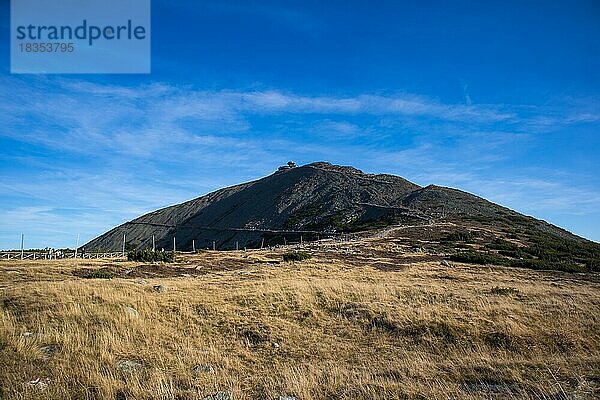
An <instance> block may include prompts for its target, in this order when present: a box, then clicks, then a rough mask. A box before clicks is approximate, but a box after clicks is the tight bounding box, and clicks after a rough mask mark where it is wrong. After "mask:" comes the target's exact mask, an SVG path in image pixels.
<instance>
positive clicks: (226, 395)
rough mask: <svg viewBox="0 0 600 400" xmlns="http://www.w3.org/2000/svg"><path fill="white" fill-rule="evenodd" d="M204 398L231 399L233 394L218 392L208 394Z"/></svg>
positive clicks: (211, 399)
mask: <svg viewBox="0 0 600 400" xmlns="http://www.w3.org/2000/svg"><path fill="white" fill-rule="evenodd" d="M202 400H231V395H230V394H229V393H226V392H216V393H213V394H211V395H208V396H206V397H205V398H203V399H202Z"/></svg>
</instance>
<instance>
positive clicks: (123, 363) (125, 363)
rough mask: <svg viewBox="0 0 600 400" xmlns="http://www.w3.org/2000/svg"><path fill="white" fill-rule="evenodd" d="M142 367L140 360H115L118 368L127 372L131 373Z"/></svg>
mask: <svg viewBox="0 0 600 400" xmlns="http://www.w3.org/2000/svg"><path fill="white" fill-rule="evenodd" d="M142 367H143V364H142V363H141V362H139V361H135V360H119V361H117V368H119V369H120V370H121V371H123V372H125V373H128V374H131V373H133V372H135V371H137V370H138V369H140V368H142Z"/></svg>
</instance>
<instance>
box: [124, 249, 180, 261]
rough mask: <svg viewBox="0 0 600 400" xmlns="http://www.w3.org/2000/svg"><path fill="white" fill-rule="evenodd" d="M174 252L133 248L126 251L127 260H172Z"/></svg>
mask: <svg viewBox="0 0 600 400" xmlns="http://www.w3.org/2000/svg"><path fill="white" fill-rule="evenodd" d="M174 259H175V253H173V252H171V251H152V250H133V251H130V252H129V253H127V260H129V261H141V262H154V261H162V262H173V260H174Z"/></svg>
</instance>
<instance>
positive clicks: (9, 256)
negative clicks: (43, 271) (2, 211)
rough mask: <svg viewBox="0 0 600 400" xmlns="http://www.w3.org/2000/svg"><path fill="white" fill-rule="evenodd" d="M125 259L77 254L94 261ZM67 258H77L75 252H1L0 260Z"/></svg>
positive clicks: (93, 254) (107, 255) (113, 254)
mask: <svg viewBox="0 0 600 400" xmlns="http://www.w3.org/2000/svg"><path fill="white" fill-rule="evenodd" d="M119 257H123V253H122V252H120V251H118V252H112V253H88V252H86V253H83V254H82V253H77V258H85V259H94V258H119ZM67 258H75V252H68V253H65V252H60V253H58V252H56V251H55V252H52V253H50V252H47V251H23V252H21V251H0V260H61V259H67Z"/></svg>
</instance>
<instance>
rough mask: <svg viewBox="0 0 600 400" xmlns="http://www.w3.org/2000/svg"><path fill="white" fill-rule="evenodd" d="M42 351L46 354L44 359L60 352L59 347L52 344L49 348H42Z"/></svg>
mask: <svg viewBox="0 0 600 400" xmlns="http://www.w3.org/2000/svg"><path fill="white" fill-rule="evenodd" d="M40 350H41V351H42V353H43V354H44V359H48V358H50V357H52V356H53V355H54V354H55V353H56V352H57V351H58V346H57V345H55V344H50V345H48V346H44V347H41V348H40Z"/></svg>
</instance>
